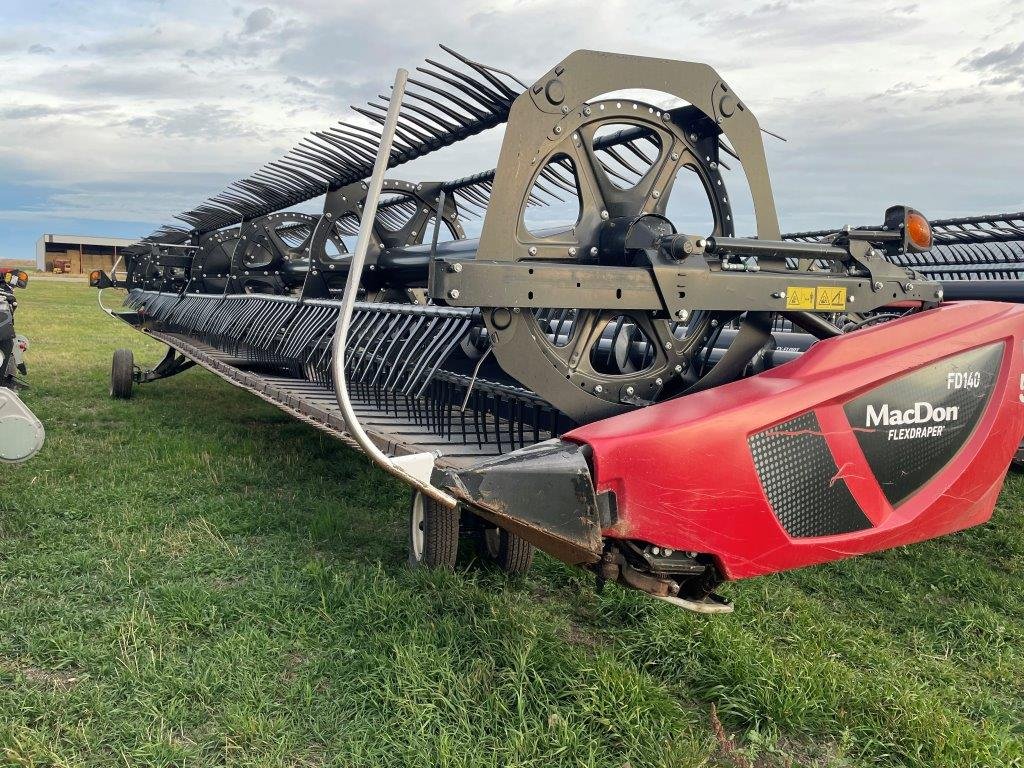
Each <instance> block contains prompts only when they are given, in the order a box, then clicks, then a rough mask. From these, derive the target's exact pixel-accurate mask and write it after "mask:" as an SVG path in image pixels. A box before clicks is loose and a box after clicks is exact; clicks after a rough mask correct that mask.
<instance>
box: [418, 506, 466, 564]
mask: <svg viewBox="0 0 1024 768" xmlns="http://www.w3.org/2000/svg"><path fill="white" fill-rule="evenodd" d="M458 554H459V510H458V509H448V508H447V507H445V506H442V505H441V504H438V503H437V502H436V501H434V500H433V499H431V498H429V497H428V496H424V495H423V494H422V493H420V492H419V491H413V494H412V503H411V504H410V508H409V565H410V566H412V567H413V568H444V569H446V570H449V571H450V570H453V569H454V568H455V559H456V557H457V556H458Z"/></svg>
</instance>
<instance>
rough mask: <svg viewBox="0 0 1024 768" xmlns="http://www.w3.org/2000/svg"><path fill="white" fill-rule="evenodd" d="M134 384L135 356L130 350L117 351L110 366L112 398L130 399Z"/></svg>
mask: <svg viewBox="0 0 1024 768" xmlns="http://www.w3.org/2000/svg"><path fill="white" fill-rule="evenodd" d="M134 383H135V356H134V355H133V354H132V351H131V350H130V349H118V350H116V351H115V352H114V362H113V363H112V364H111V366H110V396H111V397H113V398H114V399H116V400H128V399H130V398H131V396H132V384H134Z"/></svg>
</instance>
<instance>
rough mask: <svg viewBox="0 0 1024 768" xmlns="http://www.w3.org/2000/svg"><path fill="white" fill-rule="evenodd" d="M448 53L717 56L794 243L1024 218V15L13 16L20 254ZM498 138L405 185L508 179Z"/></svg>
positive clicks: (180, 201)
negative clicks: (890, 221) (918, 218)
mask: <svg viewBox="0 0 1024 768" xmlns="http://www.w3.org/2000/svg"><path fill="white" fill-rule="evenodd" d="M438 43H445V44H447V45H449V46H452V47H454V48H456V49H457V50H459V51H460V52H462V53H464V54H466V55H468V56H470V57H472V58H475V59H477V60H479V61H483V62H485V63H487V64H490V65H493V66H496V67H500V68H503V69H507V70H509V71H511V72H514V73H515V74H516V75H518V76H519V78H520V79H522V80H524V81H525V82H532V80H533V79H535V78H536V77H537V76H539V75H540V74H542V73H543V72H545V71H546V70H548V69H549V68H550V67H551V66H552V65H554V64H555V63H557V62H558V61H559V60H560V59H562V58H563V57H564V56H566V55H567V54H568V53H570V52H571V51H573V50H575V49H578V48H592V49H598V50H607V51H614V52H618V53H634V54H642V55H647V56H657V57H665V58H674V59H685V60H689V61H702V62H706V63H708V64H711V65H712V66H714V67H715V68H716V69H717V70H718V71H719V72H720V73H721V74H722V75H723V77H724V78H725V79H726V81H727V82H729V84H730V85H731V86H732V88H733V89H734V90H735V91H736V92H737V93H738V94H739V95H740V97H741V98H742V99H743V101H744V103H745V104H746V105H747V106H748V107H749V108H750V109H751V110H753V111H754V113H755V114H756V115H757V116H758V119H759V121H760V123H761V125H762V126H764V127H765V128H768V129H770V130H771V131H773V132H774V133H777V134H780V135H782V136H784V137H785V138H786V141H785V142H781V141H778V140H776V139H773V138H771V137H767V136H766V137H765V143H766V151H767V153H768V161H769V167H770V169H771V175H772V181H773V184H774V187H775V195H776V199H777V205H778V209H779V216H780V220H781V223H782V228H783V231H793V230H800V229H812V228H821V227H829V226H839V225H842V224H845V223H851V224H865V223H872V222H880V220H881V215H882V211H883V210H884V209H885V208H886V207H887V206H888V205H891V204H893V203H897V202H899V203H907V204H910V205H913V206H915V207H917V208H919V209H920V210H922V211H924V212H925V213H926V214H927V215H929V216H930V217H933V218H937V217H946V216H957V215H970V214H974V213H987V212H997V211H999V212H1001V211H1020V210H1024V184H1022V183H1021V179H1022V178H1024V0H992V1H991V2H990V1H988V0H972V1H971V2H963V0H960V1H959V2H927V3H926V2H919V3H912V2H911V3H907V2H902V1H901V0H895V1H894V2H858V3H850V2H814V1H811V0H807V1H801V0H794V1H790V0H778V1H776V2H766V3H758V2H733V1H732V0H719V1H717V2H687V1H686V0H676V1H675V2H641V1H640V0H631V1H630V0H627V1H622V0H602V1H601V2H592V1H591V2H576V1H575V0H558V1H557V2H554V1H553V0H497V1H495V0H483V1H481V0H475V1H471V0H444V1H443V2H441V1H439V0H416V2H408V1H405V2H398V1H397V0H372V1H368V0H354V1H353V0H350V1H338V0H295V1H294V2H289V3H274V4H268V3H265V2H242V1H238V2H236V1H235V0H221V2H211V1H210V0H130V1H129V0H122V1H121V2H110V1H109V0H70V1H66V0H38V1H37V2H14V1H13V0H0V258H32V257H33V253H34V244H35V241H36V239H37V238H38V237H39V236H40V235H41V234H42V233H44V232H46V233H61V234H79V235H111V236H122V237H136V236H143V235H146V234H148V233H149V232H151V231H152V230H153V229H154V228H155V227H156V226H158V225H159V224H162V223H167V222H170V221H171V220H172V216H173V215H174V214H175V213H178V212H180V211H182V210H185V209H188V208H191V207H193V206H194V205H195V204H197V203H199V202H201V201H202V200H204V199H205V198H207V197H208V196H210V195H212V194H214V193H216V192H218V191H220V190H221V189H222V188H223V187H224V186H225V185H226V184H228V183H229V182H230V181H231V180H233V179H237V178H240V177H243V176H245V175H247V174H248V173H250V172H251V171H253V170H255V169H256V168H257V167H258V166H260V165H262V164H263V163H265V162H267V161H269V160H272V159H274V158H276V157H277V156H279V155H281V154H283V153H284V152H285V151H286V150H287V149H288V148H289V147H291V146H292V145H293V144H295V143H296V142H297V141H298V140H299V139H300V138H302V136H303V135H304V134H305V133H307V132H309V131H311V130H317V129H323V128H325V127H327V126H329V125H331V124H332V123H333V122H335V121H337V120H339V119H350V117H351V111H350V110H349V109H348V107H349V105H351V104H357V103H360V102H362V101H364V100H366V99H367V98H370V97H373V96H375V95H376V94H378V93H383V92H385V88H386V87H387V86H388V84H390V82H391V81H392V80H393V78H394V72H395V69H396V68H397V67H400V66H404V67H407V68H410V67H413V66H415V65H416V64H418V63H420V62H421V61H422V59H423V58H424V57H427V56H434V57H436V56H437V54H438V53H439V51H438V50H437V47H436V46H437V44H438ZM500 141H501V131H500V129H495V130H493V131H489V132H488V133H486V134H483V135H481V136H478V137H476V138H474V139H472V140H470V141H468V142H463V143H461V144H459V145H456V146H455V147H453V148H451V149H448V150H445V151H443V152H439V153H435V154H434V155H431V156H428V157H426V158H422V159H421V160H418V161H416V162H415V163H414V164H412V165H410V166H407V167H403V168H402V169H399V170H396V171H395V172H394V173H393V175H395V176H398V177H404V178H411V179H414V180H416V179H423V178H441V179H447V178H455V177H458V176H461V175H465V174H467V173H472V172H475V171H478V170H484V169H487V168H491V167H493V166H494V165H495V163H496V160H497V154H498V148H499V146H500ZM737 223H738V227H737V229H738V231H739V232H740V233H741V234H745V233H748V232H750V231H752V224H751V222H750V220H749V216H748V215H746V214H744V213H742V212H740V211H738V213H737Z"/></svg>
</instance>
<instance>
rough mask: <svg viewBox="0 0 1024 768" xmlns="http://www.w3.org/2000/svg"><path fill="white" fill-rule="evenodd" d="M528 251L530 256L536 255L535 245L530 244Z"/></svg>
mask: <svg viewBox="0 0 1024 768" xmlns="http://www.w3.org/2000/svg"><path fill="white" fill-rule="evenodd" d="M528 253H529V254H530V255H531V256H536V255H537V246H535V245H531V246H530V250H529V251H528Z"/></svg>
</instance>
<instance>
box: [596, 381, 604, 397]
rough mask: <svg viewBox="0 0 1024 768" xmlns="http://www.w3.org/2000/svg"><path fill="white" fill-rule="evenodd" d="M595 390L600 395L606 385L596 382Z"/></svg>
mask: <svg viewBox="0 0 1024 768" xmlns="http://www.w3.org/2000/svg"><path fill="white" fill-rule="evenodd" d="M594 391H595V392H596V393H597V394H599V395H600V394H601V393H602V392H604V387H602V386H601V385H600V384H596V385H595V386H594Z"/></svg>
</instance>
